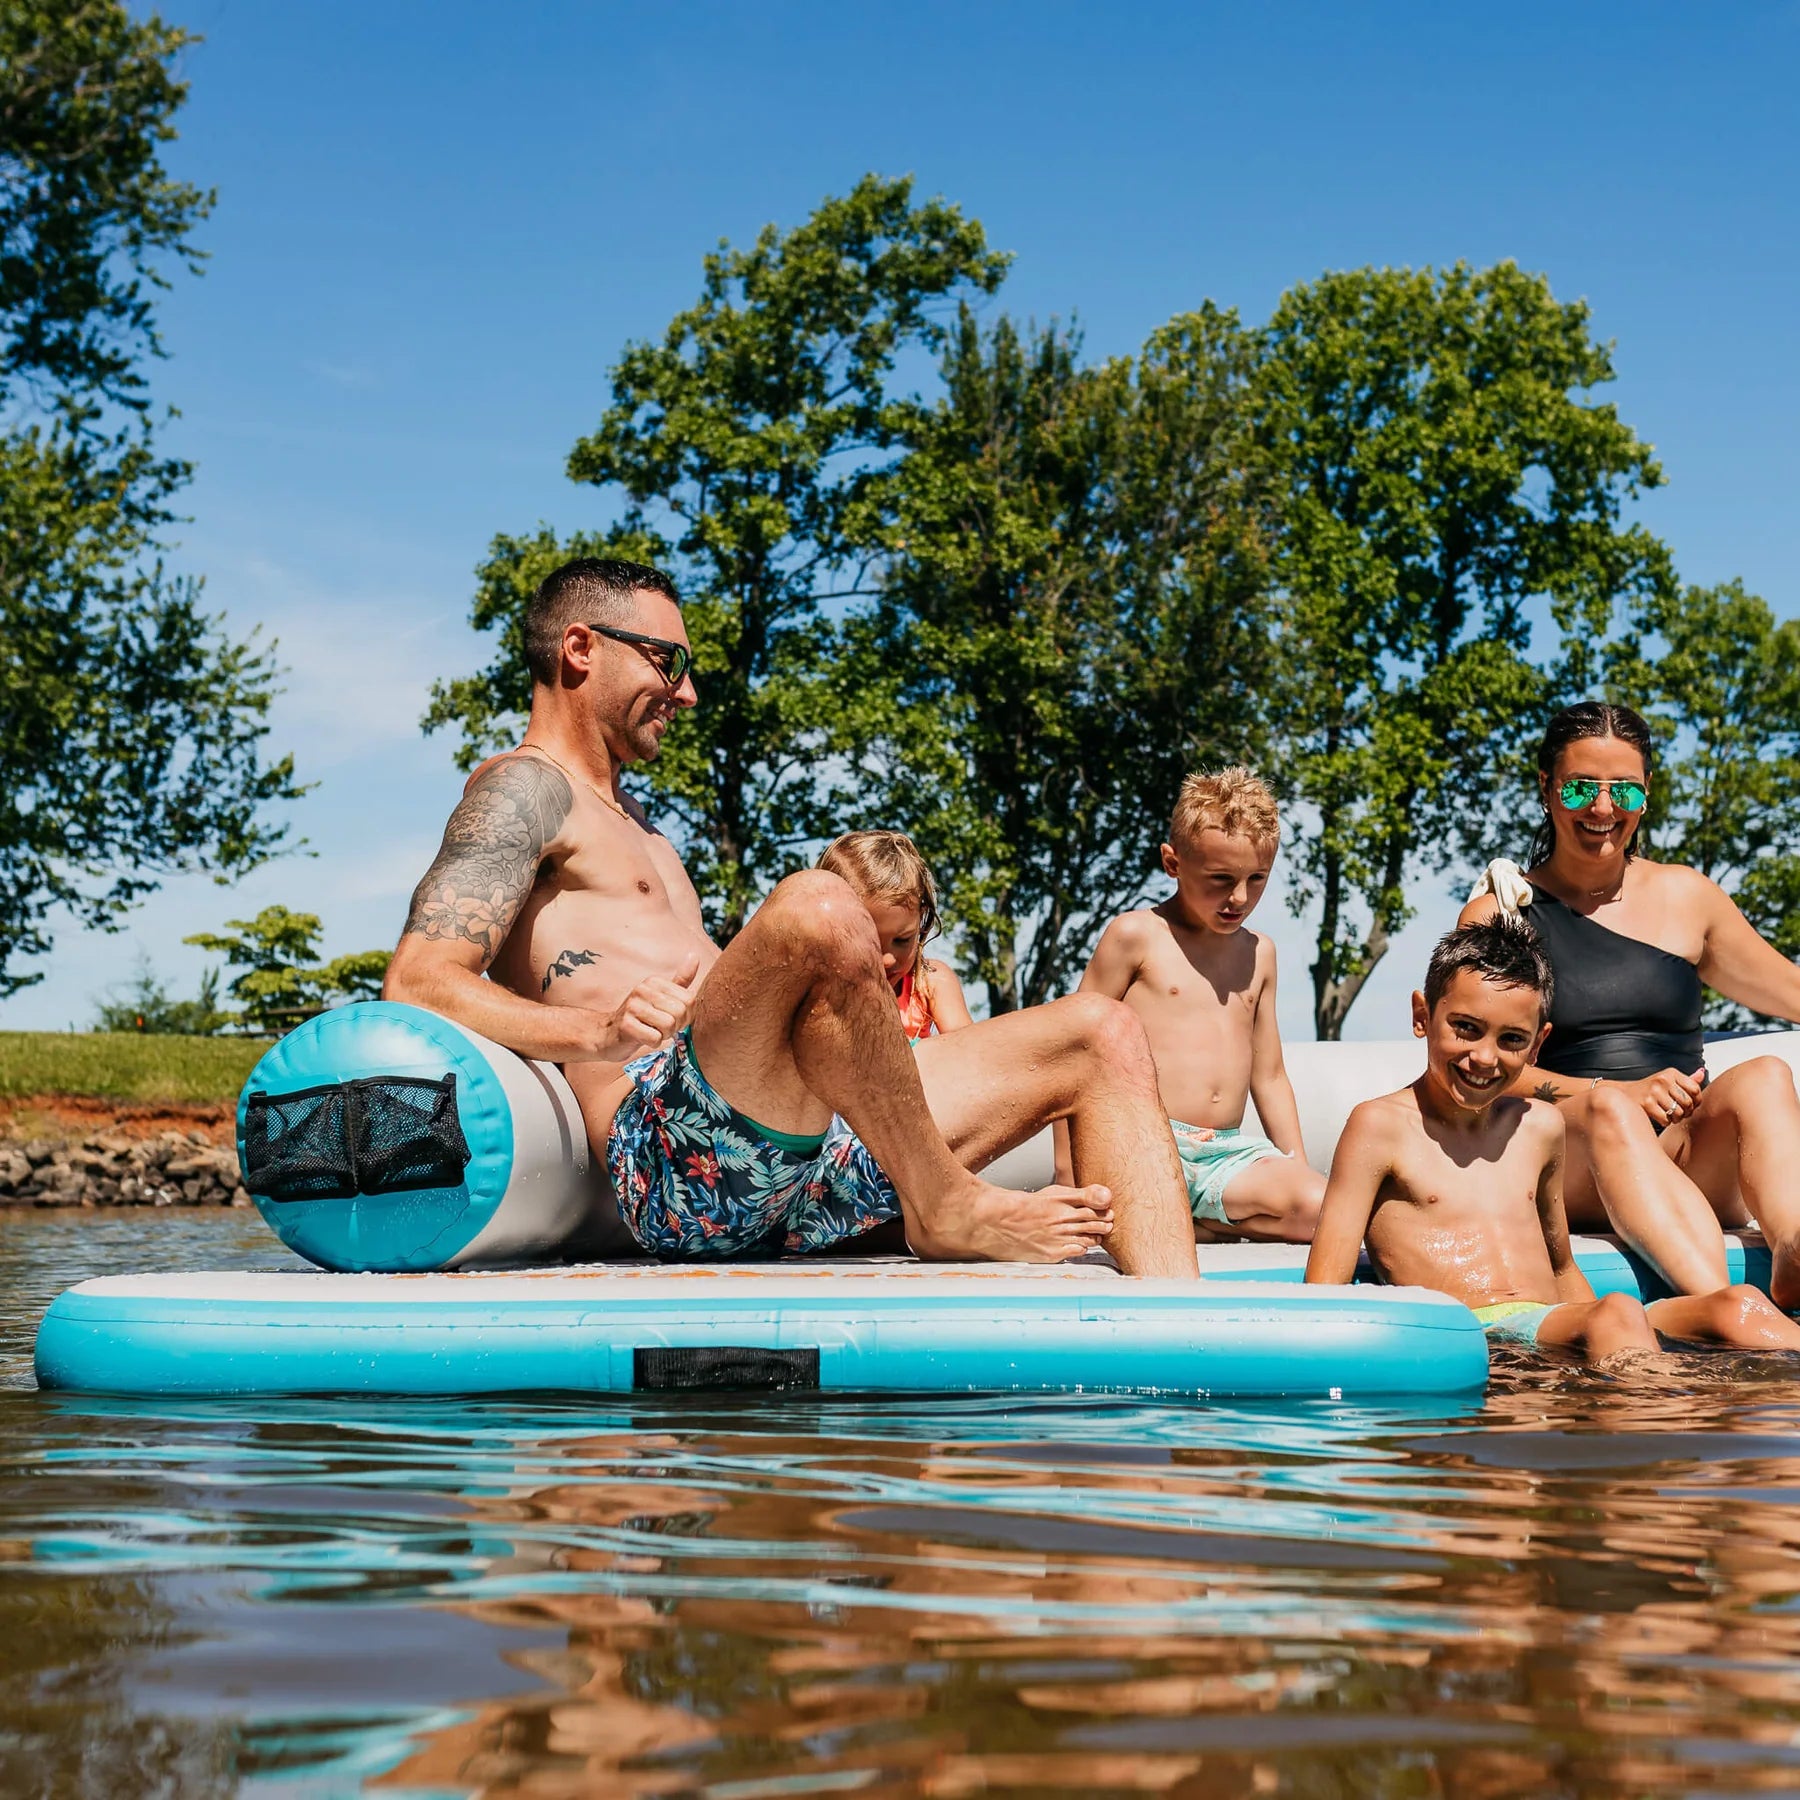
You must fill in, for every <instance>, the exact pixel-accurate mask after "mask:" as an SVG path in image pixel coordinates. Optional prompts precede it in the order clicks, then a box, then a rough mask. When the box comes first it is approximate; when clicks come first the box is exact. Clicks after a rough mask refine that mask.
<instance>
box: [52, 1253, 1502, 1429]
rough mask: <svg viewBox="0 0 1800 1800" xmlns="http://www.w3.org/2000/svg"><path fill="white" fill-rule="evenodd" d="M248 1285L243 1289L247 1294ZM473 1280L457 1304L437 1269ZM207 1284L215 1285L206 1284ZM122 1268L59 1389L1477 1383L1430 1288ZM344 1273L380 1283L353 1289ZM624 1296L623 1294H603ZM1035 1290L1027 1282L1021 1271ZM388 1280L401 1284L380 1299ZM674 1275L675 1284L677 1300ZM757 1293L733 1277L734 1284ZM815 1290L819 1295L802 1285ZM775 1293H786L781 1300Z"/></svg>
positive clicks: (1481, 1342)
mask: <svg viewBox="0 0 1800 1800" xmlns="http://www.w3.org/2000/svg"><path fill="white" fill-rule="evenodd" d="M234 1282H235V1283H236V1284H237V1285H238V1286H240V1287H241V1288H242V1289H243V1292H241V1293H237V1294H234V1293H232V1292H230V1291H229V1286H230V1284H232V1283H234ZM443 1282H459V1283H461V1284H462V1285H461V1286H460V1287H459V1290H458V1291H457V1292H456V1293H455V1295H454V1297H451V1296H450V1295H446V1296H444V1297H443V1298H441V1299H440V1298H437V1297H434V1296H433V1294H432V1292H431V1291H430V1290H431V1286H432V1284H434V1283H443ZM208 1284H212V1291H204V1290H206V1288H207V1285H208ZM155 1285H156V1280H155V1278H151V1277H111V1278H105V1279H102V1280H99V1281H92V1282H85V1283H83V1284H82V1285H81V1286H79V1287H76V1288H72V1289H70V1290H69V1291H68V1292H67V1293H65V1294H63V1295H62V1296H61V1297H60V1298H59V1299H57V1301H56V1302H55V1303H54V1304H53V1305H52V1306H51V1308H50V1310H49V1312H48V1314H47V1315H46V1317H45V1319H44V1321H43V1324H42V1326H41V1328H40V1330H39V1333H38V1340H37V1373H38V1380H39V1382H40V1384H41V1385H42V1386H43V1387H45V1388H51V1389H64V1390H73V1391H78V1392H84V1393H115V1394H132V1395H145V1396H156V1395H246V1394H298V1393H358V1394H393V1395H449V1394H491V1393H525V1392H555V1391H559V1392H586V1393H625V1392H645V1391H666V1390H669V1389H674V1388H705V1389H711V1390H718V1389H721V1388H724V1389H730V1388H799V1389H803V1390H805V1389H811V1390H815V1391H818V1390H827V1391H844V1392H896V1393H901V1392H904V1393H920V1392H1008V1391H1011V1392H1064V1393H1125V1394H1142V1395H1183V1394H1186V1395H1197V1396H1207V1397H1214V1398H1233V1399H1244V1398H1256V1397H1266V1398H1274V1397H1292V1398H1318V1399H1366V1398H1373V1397H1378V1396H1399V1395H1421V1394H1446V1395H1448V1394H1459V1393H1469V1392H1474V1391H1478V1390H1479V1389H1480V1388H1481V1387H1482V1386H1483V1385H1484V1383H1485V1381H1486V1379H1487V1372H1488V1359H1487V1341H1486V1338H1485V1337H1484V1335H1483V1333H1482V1331H1481V1328H1480V1326H1479V1325H1478V1324H1477V1323H1476V1321H1475V1318H1474V1316H1473V1315H1472V1314H1471V1313H1470V1312H1469V1311H1468V1309H1467V1308H1466V1307H1463V1306H1460V1305H1458V1304H1457V1303H1456V1302H1454V1301H1451V1300H1448V1299H1446V1298H1444V1297H1443V1296H1441V1295H1436V1294H1430V1293H1427V1292H1424V1291H1422V1290H1414V1289H1404V1290H1402V1289H1393V1290H1384V1289H1370V1288H1329V1289H1322V1288H1312V1289H1305V1290H1298V1289H1296V1290H1290V1291H1283V1290H1282V1289H1280V1288H1275V1287H1271V1286H1269V1285H1267V1284H1263V1283H1246V1284H1239V1283H1224V1282H1219V1283H1206V1284H1203V1285H1202V1286H1200V1287H1198V1288H1195V1287H1192V1286H1183V1285H1177V1284H1163V1283H1158V1282H1134V1283H1130V1284H1125V1283H1118V1282H1105V1283H1088V1282H1072V1283H1066V1284H1065V1283H1062V1282H1035V1283H1031V1284H1029V1289H1030V1291H1027V1292H1023V1293H1021V1292H1020V1291H1018V1289H1017V1288H1015V1289H1013V1290H1012V1291H1009V1292H1007V1293H1006V1294H1004V1295H1002V1294H1000V1293H997V1292H995V1291H994V1288H993V1285H992V1284H989V1283H985V1282H970V1283H969V1284H968V1288H969V1290H970V1291H968V1292H965V1293H944V1292H942V1291H939V1292H925V1291H922V1289H923V1287H924V1284H923V1283H920V1282H916V1281H904V1282H882V1281H868V1280H863V1281H858V1282H849V1283H840V1282H837V1281H830V1282H827V1281H820V1280H817V1279H815V1280H812V1281H808V1282H803V1283H796V1282H781V1281H780V1280H779V1278H776V1277H771V1278H768V1279H764V1280H758V1281H749V1282H743V1283H739V1282H735V1281H731V1280H721V1281H713V1282H708V1283H706V1291H705V1292H700V1291H697V1284H694V1283H691V1282H689V1283H680V1284H677V1283H670V1282H659V1281H655V1280H649V1281H641V1282H632V1283H620V1284H617V1285H618V1286H620V1287H624V1288H626V1289H627V1290H628V1291H625V1292H607V1293H605V1294H604V1295H602V1294H601V1293H598V1292H595V1291H593V1288H594V1286H596V1285H598V1284H592V1283H590V1284H589V1289H588V1291H587V1292H585V1293H582V1292H579V1291H575V1289H576V1287H577V1284H575V1283H572V1282H569V1281H567V1280H566V1279H565V1280H563V1281H560V1282H559V1280H558V1278H557V1277H555V1276H524V1277H516V1278H511V1279H508V1278H506V1277H483V1278H481V1280H480V1283H479V1287H478V1288H477V1290H476V1291H475V1292H472V1293H471V1292H467V1291H466V1288H467V1286H468V1285H471V1284H469V1283H468V1278H457V1277H430V1276H425V1277H414V1278H407V1279H405V1280H404V1281H403V1282H402V1283H401V1284H400V1285H403V1286H404V1287H406V1288H407V1289H408V1290H409V1292H408V1293H406V1294H405V1295H403V1296H401V1295H394V1294H393V1293H392V1292H391V1289H392V1287H393V1286H394V1285H395V1284H394V1282H393V1278H390V1277H379V1276H360V1277H343V1276H339V1277H330V1276H317V1275H293V1276H290V1275H263V1276H248V1277H230V1276H225V1275H218V1276H210V1277H197V1276H196V1277H170V1278H167V1281H166V1288H167V1291H166V1292H165V1293H163V1294H161V1295H159V1294H157V1293H156V1292H155V1291H154V1290H155ZM349 1285H355V1286H357V1287H361V1288H365V1289H366V1297H365V1296H363V1295H357V1296H353V1297H343V1296H342V1290H343V1289H344V1288H345V1287H346V1286H349ZM606 1285H608V1286H609V1287H610V1286H612V1285H613V1284H610V1283H609V1284H606ZM1021 1285H1026V1284H1021ZM384 1288H385V1289H387V1290H389V1291H384ZM671 1289H674V1290H675V1291H674V1292H673V1293H672V1292H671ZM740 1289H741V1290H742V1291H739V1290H740ZM796 1289H803V1290H805V1291H794V1290H796ZM777 1290H781V1291H777Z"/></svg>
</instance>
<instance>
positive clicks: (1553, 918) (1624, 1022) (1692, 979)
mask: <svg viewBox="0 0 1800 1800" xmlns="http://www.w3.org/2000/svg"><path fill="white" fill-rule="evenodd" d="M1531 893H1532V901H1531V905H1530V906H1528V907H1527V908H1526V909H1525V918H1526V920H1527V922H1528V923H1529V924H1530V925H1531V927H1532V928H1533V930H1535V931H1536V932H1537V936H1538V942H1539V943H1540V944H1542V945H1543V947H1544V954H1545V955H1546V956H1547V957H1549V959H1550V967H1551V969H1552V971H1553V972H1554V973H1555V976H1556V993H1555V995H1554V996H1553V998H1552V1003H1551V1007H1550V1035H1549V1037H1548V1038H1547V1039H1546V1040H1545V1042H1544V1047H1543V1049H1542V1050H1541V1051H1539V1053H1538V1058H1537V1060H1538V1066H1539V1067H1540V1068H1543V1069H1548V1070H1549V1071H1550V1072H1551V1073H1552V1074H1553V1075H1568V1076H1572V1077H1574V1078H1576V1079H1589V1080H1591V1079H1592V1078H1593V1077H1594V1076H1596V1075H1603V1076H1605V1077H1606V1079H1607V1080H1609V1081H1636V1080H1638V1079H1639V1078H1640V1077H1642V1076H1645V1075H1654V1074H1655V1073H1656V1071H1657V1070H1658V1069H1681V1070H1683V1071H1684V1072H1686V1073H1687V1074H1690V1075H1691V1074H1693V1073H1694V1072H1695V1071H1696V1070H1698V1069H1700V1068H1701V1067H1703V1066H1704V1063H1705V1047H1704V1040H1703V1039H1702V1037H1701V1034H1700V1006H1701V998H1702V996H1701V987H1700V976H1699V973H1698V971H1697V970H1696V969H1695V968H1694V965H1693V964H1692V963H1690V962H1688V961H1687V960H1686V958H1684V957H1680V956H1676V955H1675V954H1674V953H1673V952H1672V951H1669V950H1659V949H1657V948H1656V946H1655V945H1654V944H1645V943H1640V942H1639V941H1638V940H1637V939H1636V938H1629V937H1625V936H1623V935H1622V934H1621V933H1619V932H1617V931H1609V930H1608V929H1607V928H1606V927H1605V926H1604V925H1596V924H1595V923H1594V921H1593V920H1592V919H1587V918H1583V917H1582V915H1581V914H1580V913H1578V912H1571V911H1570V910H1569V908H1568V907H1566V906H1565V905H1563V903H1562V902H1561V901H1560V900H1559V899H1557V897H1556V896H1555V895H1554V894H1552V893H1550V892H1549V891H1548V890H1547V889H1545V888H1541V887H1539V886H1538V884H1537V883H1536V882H1535V881H1534V882H1533V883H1532V884H1531Z"/></svg>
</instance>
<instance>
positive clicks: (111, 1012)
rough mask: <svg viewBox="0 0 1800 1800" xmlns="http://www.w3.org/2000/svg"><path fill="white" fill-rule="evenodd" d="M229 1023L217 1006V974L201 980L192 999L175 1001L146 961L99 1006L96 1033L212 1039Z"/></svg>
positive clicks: (216, 971) (213, 971)
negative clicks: (198, 989)
mask: <svg viewBox="0 0 1800 1800" xmlns="http://www.w3.org/2000/svg"><path fill="white" fill-rule="evenodd" d="M231 1022H232V1019H231V1015H230V1014H229V1013H227V1012H223V1011H221V1010H220V1007H219V971H218V970H217V969H208V970H207V971H206V972H205V973H204V974H203V975H202V976H201V977H200V991H199V992H198V993H197V994H196V995H195V996H194V998H193V999H192V1000H177V999H176V998H175V997H174V996H173V995H172V994H171V993H170V992H169V990H168V989H167V988H166V987H164V986H163V984H162V982H161V980H160V979H159V978H158V976H157V973H156V971H155V970H154V969H153V968H151V966H150V964H149V961H148V960H147V959H146V960H144V961H141V962H139V964H138V968H137V973H136V974H135V975H134V976H133V977H132V979H131V983H130V985H129V986H128V987H126V988H125V990H124V991H123V992H122V993H115V994H114V995H113V997H112V998H111V999H109V1000H104V1001H102V1002H101V1004H100V1008H99V1012H98V1015H97V1017H96V1019H95V1022H94V1029H95V1030H96V1031H134V1032H142V1033H144V1034H145V1035H147V1036H151V1037H211V1036H213V1035H214V1034H215V1033H216V1032H219V1031H222V1030H224V1028H225V1027H226V1026H227V1025H229V1024H230V1023H231Z"/></svg>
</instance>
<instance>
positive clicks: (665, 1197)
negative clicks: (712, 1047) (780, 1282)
mask: <svg viewBox="0 0 1800 1800" xmlns="http://www.w3.org/2000/svg"><path fill="white" fill-rule="evenodd" d="M625 1073H626V1074H627V1075H629V1076H630V1077H631V1078H632V1080H633V1081H634V1082H635V1083H636V1084H637V1085H636V1086H635V1087H634V1088H633V1089H632V1091H631V1092H630V1093H629V1094H627V1095H626V1096H625V1098H624V1099H623V1100H622V1101H621V1102H620V1103H619V1110H618V1112H617V1113H615V1114H614V1115H613V1125H612V1134H611V1136H610V1137H609V1138H608V1139H607V1143H606V1166H607V1169H608V1170H609V1172H610V1173H611V1175H612V1184H613V1193H614V1194H615V1195H616V1196H617V1198H618V1203H619V1217H620V1218H621V1219H622V1220H623V1221H624V1223H625V1228H626V1230H627V1231H629V1232H630V1233H631V1235H632V1237H633V1238H634V1239H635V1240H636V1242H637V1244H638V1245H639V1247H640V1248H642V1249H644V1250H646V1251H648V1252H649V1254H650V1255H652V1256H656V1257H661V1258H662V1259H663V1260H664V1261H685V1262H697V1261H702V1260H706V1261H725V1260H729V1259H733V1258H744V1257H770V1256H780V1255H784V1254H787V1255H792V1254H794V1253H796V1252H800V1251H807V1250H823V1249H825V1248H826V1247H827V1246H828V1245H831V1244H836V1243H840V1242H842V1241H843V1239H845V1238H849V1237H855V1236H856V1235H857V1234H858V1233H860V1232H864V1231H867V1230H869V1229H870V1227H872V1226H875V1225H880V1224H882V1223H883V1222H884V1221H885V1220H888V1219H897V1218H898V1217H899V1216H900V1201H899V1197H898V1196H897V1195H896V1194H895V1192H894V1185H893V1183H892V1182H891V1181H889V1180H888V1178H887V1177H886V1176H885V1175H883V1174H882V1172H881V1170H880V1169H879V1168H877V1167H876V1165H875V1159H874V1157H872V1156H871V1155H870V1154H869V1152H868V1150H867V1149H866V1148H865V1146H864V1145H863V1143H862V1140H861V1139H860V1138H858V1137H857V1136H856V1135H855V1134H854V1133H853V1132H852V1131H851V1130H850V1128H849V1127H848V1126H847V1125H845V1124H844V1122H843V1120H841V1119H833V1120H832V1122H831V1129H830V1130H829V1131H827V1132H825V1133H824V1134H823V1135H821V1136H818V1137H797V1136H795V1135H793V1134H791V1133H789V1132H784V1131H774V1130H772V1129H771V1128H770V1127H769V1126H767V1125H759V1124H757V1123H756V1121H755V1120H754V1119H750V1118H746V1117H745V1115H744V1114H743V1113H741V1112H739V1111H738V1110H737V1108H736V1107H734V1106H732V1105H731V1104H730V1103H729V1102H728V1101H726V1100H723V1099H721V1098H720V1097H719V1095H718V1094H717V1093H715V1092H714V1091H713V1088H712V1086H711V1084H710V1083H709V1082H708V1081H707V1079H706V1077H705V1076H704V1075H702V1074H701V1072H700V1064H699V1063H698V1062H697V1061H696V1060H695V1057H694V1046H693V1042H692V1038H691V1035H690V1033H688V1032H686V1031H683V1032H682V1033H681V1035H680V1036H679V1037H677V1038H676V1040H675V1041H674V1043H672V1044H670V1045H669V1046H668V1048H667V1049H664V1050H656V1051H653V1052H652V1053H651V1054H650V1055H648V1056H640V1057H639V1058H638V1059H637V1060H636V1061H635V1062H631V1063H627V1064H626V1066H625Z"/></svg>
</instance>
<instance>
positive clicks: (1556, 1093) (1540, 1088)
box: [1531, 1081, 1568, 1102]
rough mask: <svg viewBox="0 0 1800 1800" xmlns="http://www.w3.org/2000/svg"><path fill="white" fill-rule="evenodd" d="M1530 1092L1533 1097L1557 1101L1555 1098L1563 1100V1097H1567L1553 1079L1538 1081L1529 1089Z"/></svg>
mask: <svg viewBox="0 0 1800 1800" xmlns="http://www.w3.org/2000/svg"><path fill="white" fill-rule="evenodd" d="M1531 1092H1532V1095H1533V1097H1534V1098H1536V1099H1539V1100H1549V1101H1552V1102H1554V1101H1557V1100H1564V1099H1567V1097H1568V1096H1567V1095H1566V1094H1565V1093H1564V1092H1563V1090H1562V1089H1561V1088H1559V1087H1558V1086H1557V1085H1556V1083H1555V1082H1554V1081H1540V1082H1539V1083H1538V1084H1537V1086H1536V1087H1534V1088H1533V1089H1532V1090H1531Z"/></svg>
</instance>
